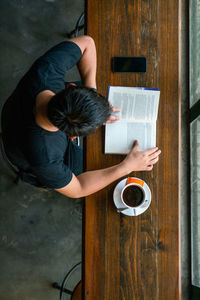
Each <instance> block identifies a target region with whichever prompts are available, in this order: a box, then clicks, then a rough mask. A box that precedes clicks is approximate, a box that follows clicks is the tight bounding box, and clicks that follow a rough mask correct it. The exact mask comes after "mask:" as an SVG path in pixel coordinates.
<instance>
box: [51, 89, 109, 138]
mask: <svg viewBox="0 0 200 300" xmlns="http://www.w3.org/2000/svg"><path fill="white" fill-rule="evenodd" d="M110 114H111V107H110V105H109V102H108V101H107V100H106V99H105V98H104V97H103V96H102V95H100V94H98V93H97V92H96V91H95V90H94V89H91V88H87V87H78V86H70V87H68V88H66V89H65V90H62V91H61V92H59V93H58V94H56V95H55V96H53V97H52V98H51V99H50V101H49V103H48V109H47V116H48V119H49V120H50V121H51V123H52V124H53V125H54V126H56V127H57V128H59V129H60V130H61V131H65V132H66V133H68V134H70V135H71V136H84V135H88V134H91V133H93V132H94V131H95V129H96V128H97V127H99V126H101V125H102V124H103V123H104V122H106V121H107V120H108V118H109V116H110Z"/></svg>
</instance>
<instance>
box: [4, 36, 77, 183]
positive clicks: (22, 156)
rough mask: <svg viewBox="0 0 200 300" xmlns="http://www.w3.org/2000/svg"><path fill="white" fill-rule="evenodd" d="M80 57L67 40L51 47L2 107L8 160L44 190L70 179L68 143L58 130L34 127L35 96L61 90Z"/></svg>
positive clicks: (74, 46) (71, 43)
mask: <svg viewBox="0 0 200 300" xmlns="http://www.w3.org/2000/svg"><path fill="white" fill-rule="evenodd" d="M81 55H82V53H81V50H80V48H79V47H78V46H77V45H76V44H75V43H73V42H69V41H67V42H62V43H60V44H58V45H57V46H55V47H53V48H51V49H50V50H49V51H48V52H46V53H45V54H44V55H43V56H41V57H40V58H39V59H37V60H36V61H35V63H34V64H33V65H32V67H31V68H30V70H29V71H28V72H27V73H26V74H25V76H24V77H23V78H22V80H21V81H20V82H19V84H18V86H17V87H16V89H15V91H14V92H13V94H12V95H11V96H10V97H9V99H8V100H7V101H6V103H5V105H4V107H3V111H2V131H3V140H4V145H5V151H6V154H7V155H8V158H9V159H10V160H11V161H12V162H13V163H14V164H15V165H16V166H18V167H19V168H20V169H22V170H24V171H28V172H31V173H32V174H34V175H35V176H36V177H37V178H38V180H39V183H40V184H41V186H45V187H47V188H61V187H64V186H65V185H67V184H68V183H69V182H70V181H71V179H72V171H71V170H70V166H68V165H67V164H66V156H67V151H68V148H69V143H70V140H69V138H68V137H67V135H66V134H65V133H64V132H62V131H60V130H58V131H56V132H50V131H47V130H44V129H42V128H41V127H39V126H38V125H37V124H36V122H35V115H34V110H35V100H36V96H37V95H38V94H39V93H40V92H42V91H44V90H51V91H53V92H54V93H58V92H59V91H61V90H63V89H64V88H65V81H64V76H65V74H66V72H67V70H69V69H70V68H72V67H73V66H74V65H76V64H77V62H78V61H79V60H80V58H81Z"/></svg>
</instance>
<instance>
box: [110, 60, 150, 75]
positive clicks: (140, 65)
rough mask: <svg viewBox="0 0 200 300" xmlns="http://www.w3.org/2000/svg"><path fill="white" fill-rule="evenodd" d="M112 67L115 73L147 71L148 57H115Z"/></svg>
mask: <svg viewBox="0 0 200 300" xmlns="http://www.w3.org/2000/svg"><path fill="white" fill-rule="evenodd" d="M112 69H113V72H115V73H123V72H124V73H145V72H146V57H120V56H117V57H113V61H112Z"/></svg>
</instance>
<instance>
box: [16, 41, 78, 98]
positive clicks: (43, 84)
mask: <svg viewBox="0 0 200 300" xmlns="http://www.w3.org/2000/svg"><path fill="white" fill-rule="evenodd" d="M81 56H82V52H81V49H80V48H79V47H78V45H77V44H75V43H73V42H69V41H66V42H62V43H60V44H58V45H56V46H54V47H53V48H51V49H50V50H49V51H47V52H46V53H45V54H44V55H42V56H41V57H39V58H38V59H37V60H36V61H35V63H34V64H33V65H32V67H31V68H30V70H29V71H28V73H27V74H26V75H25V77H24V78H23V80H22V81H21V84H22V86H23V89H24V87H26V88H27V89H28V91H29V93H30V94H31V96H32V97H33V98H35V97H36V96H37V94H39V93H40V92H42V91H44V90H51V91H53V92H54V93H58V92H60V91H61V90H62V89H64V88H65V80H64V77H65V74H66V72H67V71H68V70H69V69H71V68H72V67H73V66H75V65H76V64H77V63H78V62H79V60H80V58H81Z"/></svg>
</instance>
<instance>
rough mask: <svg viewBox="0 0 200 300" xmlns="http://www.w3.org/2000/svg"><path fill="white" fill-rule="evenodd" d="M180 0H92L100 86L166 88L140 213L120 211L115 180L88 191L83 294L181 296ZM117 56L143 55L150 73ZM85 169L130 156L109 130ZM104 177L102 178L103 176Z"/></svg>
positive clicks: (99, 135) (119, 299) (90, 146)
mask: <svg viewBox="0 0 200 300" xmlns="http://www.w3.org/2000/svg"><path fill="white" fill-rule="evenodd" d="M179 10H180V7H179V1H172V0H169V1H151V0H147V1H144V0H137V1H133V0H116V1H114V0H101V1H100V0H88V1H87V8H86V11H87V34H88V35H90V36H92V37H93V38H94V40H95V43H96V47H97V57H98V68H97V86H98V91H99V92H100V93H102V94H103V95H105V96H106V94H107V87H108V85H119V86H136V87H137V86H144V87H153V88H158V89H159V90H160V93H161V94H160V104H159V113H158V121H157V146H158V147H159V148H160V149H161V150H162V154H161V156H160V160H159V163H158V164H157V165H156V166H154V169H153V171H151V172H137V173H132V174H131V175H132V176H136V177H139V178H142V179H143V180H145V181H146V182H147V184H148V185H149V187H150V189H151V192H152V202H151V205H150V207H149V208H148V210H147V211H146V212H145V213H143V214H142V215H140V216H137V217H129V216H125V215H123V214H119V213H117V211H116V208H115V206H114V203H113V199H112V194H113V190H114V187H115V186H116V184H117V183H118V182H119V180H118V181H117V182H114V183H113V184H111V185H109V186H108V187H106V188H104V189H103V190H101V191H99V192H97V193H95V194H93V195H91V196H88V197H86V200H85V207H84V220H83V226H84V228H83V281H82V282H83V291H84V299H85V300H172V299H173V300H178V299H179V300H180V299H181V291H180V278H181V273H180V269H181V268H180V199H179V186H180V185H179V180H180V163H179V159H180V101H181V99H180V80H179V74H180V47H179V41H180V14H179ZM114 56H145V57H147V72H146V73H145V74H117V73H115V74H114V73H112V71H111V58H112V57H114ZM86 148H87V149H86V150H87V152H86V170H95V169H100V168H105V167H109V166H112V165H114V164H117V163H119V162H120V161H122V159H123V158H124V156H121V155H105V154H104V150H103V149H104V129H103V128H101V129H99V130H98V131H97V132H96V133H95V134H94V135H92V136H90V137H88V139H87V143H86ZM97 180H98V178H97Z"/></svg>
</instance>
